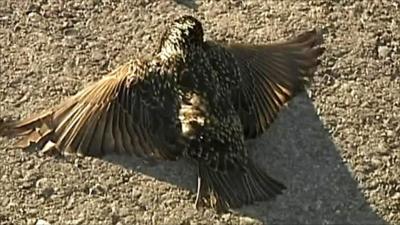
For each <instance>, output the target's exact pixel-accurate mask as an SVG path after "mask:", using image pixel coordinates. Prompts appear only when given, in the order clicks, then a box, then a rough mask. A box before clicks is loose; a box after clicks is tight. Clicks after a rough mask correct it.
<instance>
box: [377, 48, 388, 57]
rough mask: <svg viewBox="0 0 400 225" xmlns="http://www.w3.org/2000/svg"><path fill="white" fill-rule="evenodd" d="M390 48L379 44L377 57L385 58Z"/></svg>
mask: <svg viewBox="0 0 400 225" xmlns="http://www.w3.org/2000/svg"><path fill="white" fill-rule="evenodd" d="M389 53H390V48H389V47H387V46H379V47H378V56H379V58H386V57H388V56H389Z"/></svg>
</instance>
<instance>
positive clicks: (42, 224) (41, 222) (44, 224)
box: [35, 219, 51, 225]
mask: <svg viewBox="0 0 400 225" xmlns="http://www.w3.org/2000/svg"><path fill="white" fill-rule="evenodd" d="M35 225H51V224H50V223H49V222H47V221H46V220H41V219H38V220H37V221H36V223H35Z"/></svg>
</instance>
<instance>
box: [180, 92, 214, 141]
mask: <svg viewBox="0 0 400 225" xmlns="http://www.w3.org/2000/svg"><path fill="white" fill-rule="evenodd" d="M207 109H208V106H207V103H206V101H205V99H204V98H202V97H201V96H200V95H198V94H196V93H187V94H185V95H184V96H183V99H182V104H181V107H180V109H179V120H180V122H181V126H182V133H183V136H185V137H187V138H189V139H191V138H194V137H196V135H197V134H199V133H200V132H201V130H202V129H203V127H204V125H205V124H206V123H207V119H208V112H207Z"/></svg>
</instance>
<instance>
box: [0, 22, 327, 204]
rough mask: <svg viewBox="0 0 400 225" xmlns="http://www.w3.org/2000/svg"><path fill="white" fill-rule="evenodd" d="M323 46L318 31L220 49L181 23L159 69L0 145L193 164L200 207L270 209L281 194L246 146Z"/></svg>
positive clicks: (132, 67) (73, 100)
mask: <svg viewBox="0 0 400 225" xmlns="http://www.w3.org/2000/svg"><path fill="white" fill-rule="evenodd" d="M320 42H321V36H320V34H319V33H317V32H315V31H311V32H306V33H304V34H302V35H300V36H298V37H297V38H294V39H292V40H291V41H288V42H284V43H282V44H274V45H265V46H251V45H221V44H217V43H214V42H212V41H208V42H206V41H204V40H203V29H202V26H201V24H200V22H199V21H197V20H196V19H195V18H193V17H190V16H184V17H181V18H179V19H177V20H175V21H174V22H173V24H172V25H171V27H169V28H168V29H167V30H166V32H165V33H164V35H163V37H162V39H161V42H160V47H159V49H158V51H157V52H156V54H155V55H154V57H153V58H152V59H149V60H134V61H131V62H129V63H127V64H125V65H123V66H121V67H119V68H117V69H116V70H115V71H114V72H112V73H111V74H110V75H108V76H107V77H105V78H104V79H102V80H100V81H98V82H96V83H94V84H92V85H90V86H88V87H87V88H85V89H83V90H82V91H81V92H79V93H78V94H77V95H75V96H72V97H70V98H68V99H67V100H66V101H65V102H63V103H61V104H60V105H59V106H58V107H55V108H53V109H50V110H49V111H47V112H45V113H42V114H40V115H39V116H33V117H30V118H28V119H25V120H22V121H12V122H2V123H1V122H0V135H2V136H14V135H23V136H24V138H23V139H22V142H21V143H23V144H22V145H21V147H28V146H35V147H36V148H39V149H43V148H44V149H49V148H52V149H56V150H57V152H60V153H66V152H69V153H74V154H75V153H77V154H81V155H91V156H102V155H103V154H106V153H111V152H114V153H120V154H131V155H137V156H139V157H142V158H149V159H153V158H156V159H164V160H175V159H177V158H180V157H184V158H187V159H189V160H190V161H191V162H195V164H196V165H197V167H198V178H199V180H198V193H197V200H196V205H198V204H199V203H200V202H203V201H202V200H206V202H207V198H206V197H207V196H208V195H212V196H214V198H213V199H214V200H212V201H210V202H209V203H211V205H213V206H215V207H217V208H219V209H227V208H229V207H240V206H241V205H243V204H248V203H252V202H254V201H257V200H266V199H270V198H273V197H275V196H276V195H277V194H280V193H281V192H282V190H283V189H284V185H282V184H281V183H279V182H278V181H276V180H274V179H272V178H271V177H269V176H268V175H267V174H266V173H265V172H264V171H262V170H261V169H259V168H258V167H257V166H256V165H254V164H253V163H252V162H251V160H250V158H249V156H248V151H247V149H246V148H245V146H244V141H245V139H248V138H253V137H256V136H258V135H260V134H262V133H263V132H264V131H265V130H266V129H267V128H268V126H269V125H270V124H271V123H272V121H273V120H274V119H275V117H276V116H277V113H278V112H279V110H280V109H281V108H282V107H283V105H284V104H285V103H286V102H287V101H289V100H290V99H291V98H292V97H293V96H294V95H295V94H296V93H297V92H298V91H299V90H302V89H303V86H304V81H305V78H306V77H308V76H310V75H311V74H312V72H311V71H312V70H314V69H315V67H316V66H317V64H318V60H317V58H318V56H320V55H321V54H322V48H320V47H319V44H320Z"/></svg>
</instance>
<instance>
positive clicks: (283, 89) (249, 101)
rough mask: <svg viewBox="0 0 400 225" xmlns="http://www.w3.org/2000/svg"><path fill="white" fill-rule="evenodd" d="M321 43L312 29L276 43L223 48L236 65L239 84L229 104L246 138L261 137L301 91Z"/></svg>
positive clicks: (316, 60)
mask: <svg viewBox="0 0 400 225" xmlns="http://www.w3.org/2000/svg"><path fill="white" fill-rule="evenodd" d="M321 43H322V35H321V33H319V32H317V31H315V30H313V31H309V32H305V33H303V34H301V35H299V36H297V37H295V38H293V39H292V40H290V41H287V42H283V43H278V44H270V45H242V44H233V45H229V46H226V49H227V50H228V52H230V53H232V54H233V56H234V57H235V58H236V61H237V63H238V65H239V71H240V75H241V80H242V83H241V86H240V88H239V89H238V90H236V91H234V93H233V95H234V99H233V101H234V103H235V107H236V109H237V111H238V113H239V114H240V117H241V120H242V123H243V125H244V132H245V137H246V138H253V137H256V136H258V135H260V134H262V133H263V132H264V131H265V130H266V129H267V128H268V127H269V126H270V124H271V123H272V122H273V121H274V119H275V118H276V116H277V114H278V112H279V111H280V109H281V108H282V107H283V106H284V104H285V103H287V102H288V101H289V100H290V99H291V98H293V97H294V96H295V95H296V94H297V93H298V92H299V91H300V90H303V88H304V83H305V81H306V78H308V77H310V76H311V75H312V73H313V72H314V71H315V69H316V67H317V65H318V64H319V60H318V57H319V56H320V55H321V54H322V53H323V50H324V49H323V48H321V47H320V44H321Z"/></svg>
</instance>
